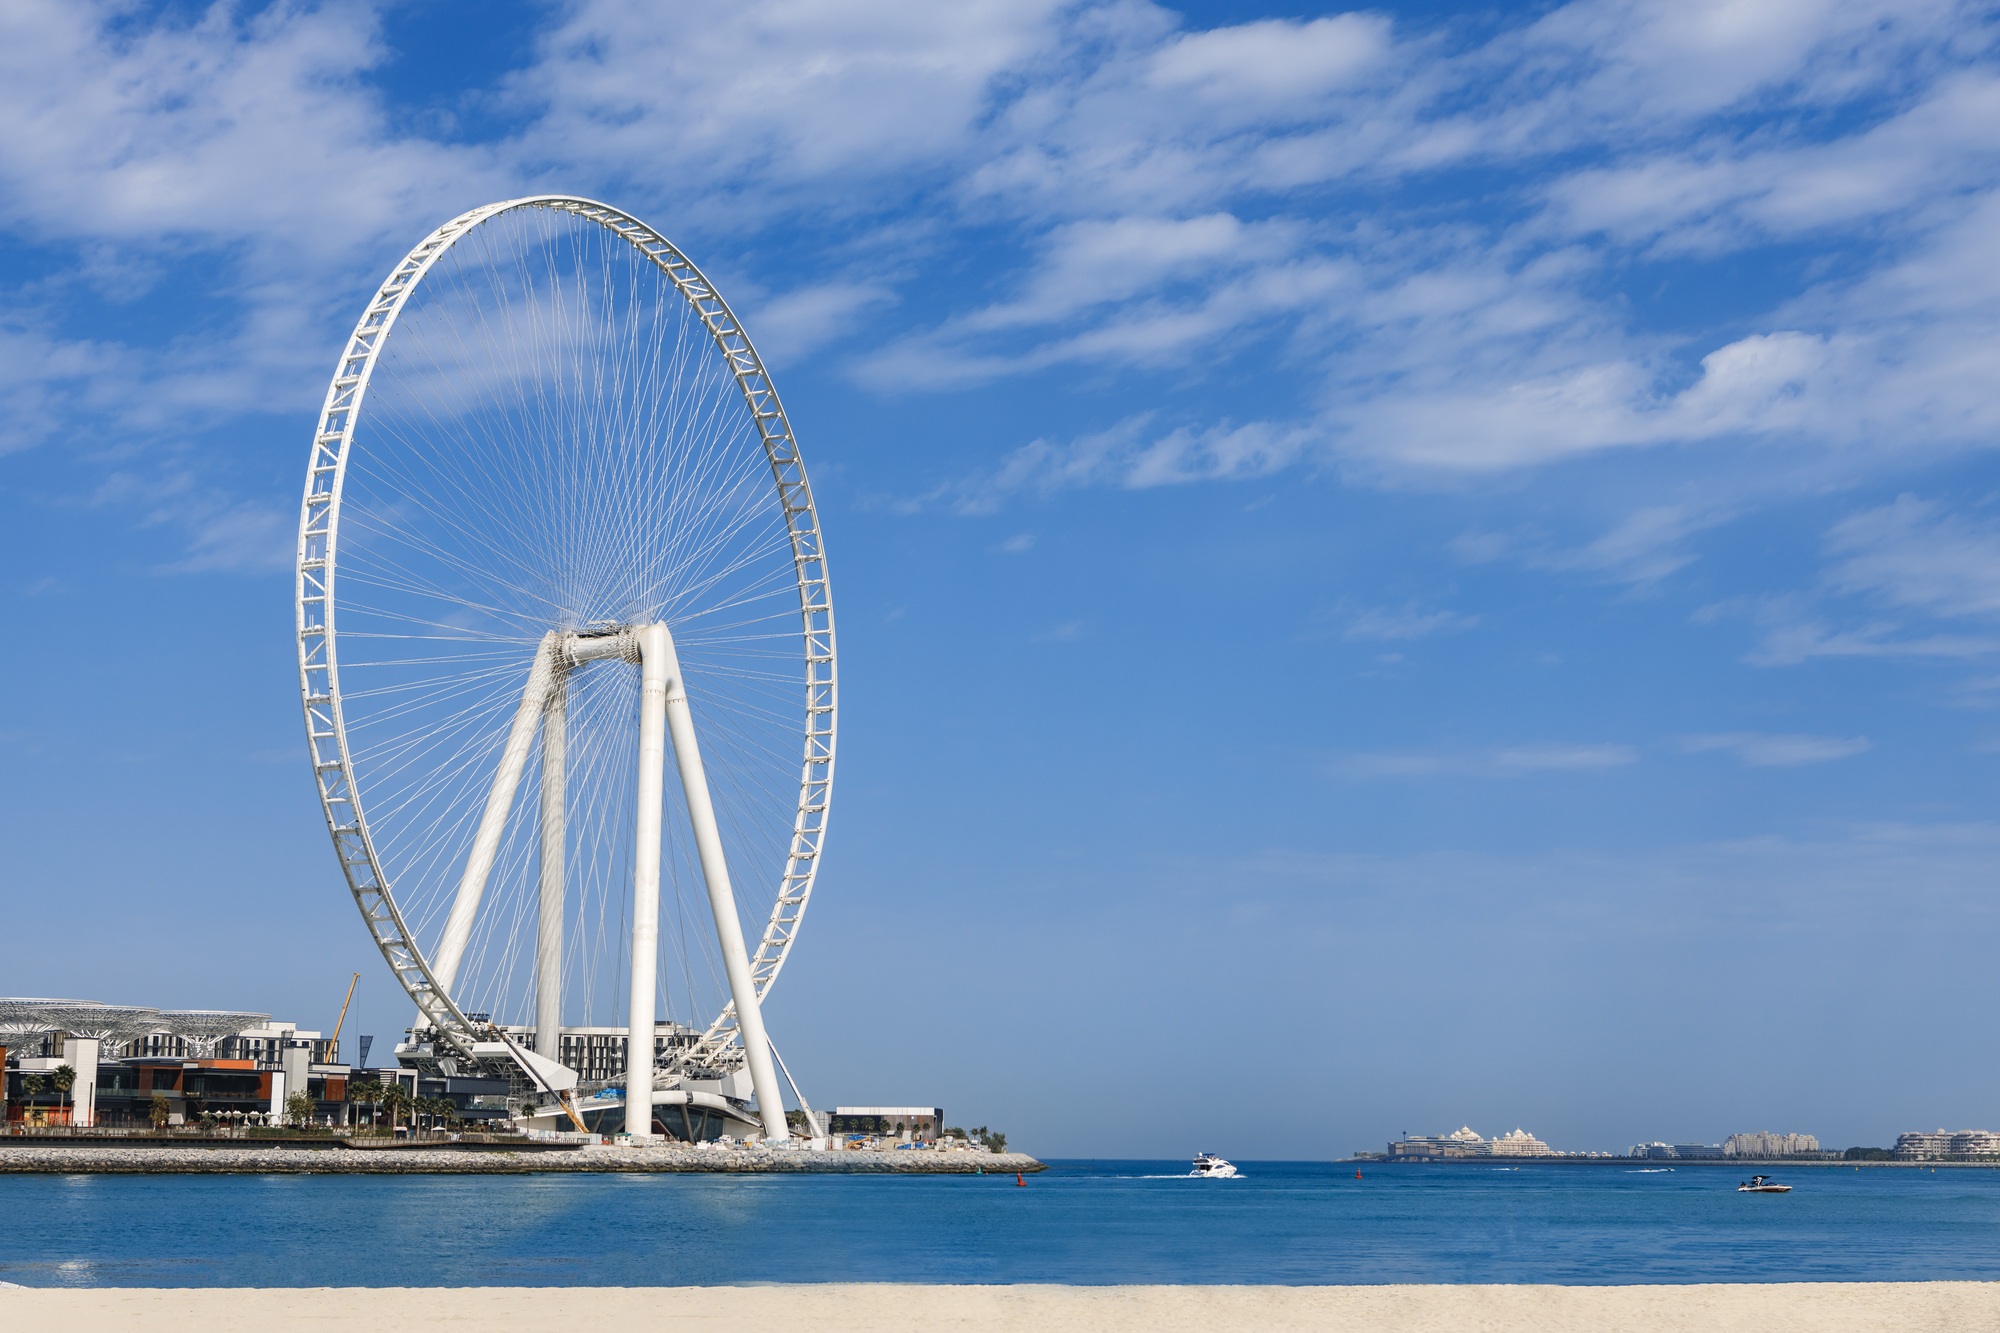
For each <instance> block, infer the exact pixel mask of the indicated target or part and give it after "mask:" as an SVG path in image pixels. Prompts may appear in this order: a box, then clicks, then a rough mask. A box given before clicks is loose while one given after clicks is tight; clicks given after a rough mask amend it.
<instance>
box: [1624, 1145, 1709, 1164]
mask: <svg viewBox="0 0 2000 1333" xmlns="http://www.w3.org/2000/svg"><path fill="white" fill-rule="evenodd" d="M1728 1155H1729V1154H1728V1151H1727V1149H1725V1148H1724V1147H1723V1146H1722V1145H1721V1144H1719V1143H1661V1142H1659V1141H1658V1140H1657V1139H1656V1140H1654V1141H1653V1142H1651V1143H1635V1144H1633V1145H1632V1151H1631V1152H1629V1153H1627V1154H1626V1156H1628V1157H1644V1158H1648V1159H1650V1160H1653V1161H1697V1162H1699V1161H1719V1160H1721V1159H1722V1158H1723V1157H1726V1156H1728Z"/></svg>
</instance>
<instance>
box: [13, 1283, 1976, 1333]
mask: <svg viewBox="0 0 2000 1333" xmlns="http://www.w3.org/2000/svg"><path fill="white" fill-rule="evenodd" d="M579 1322H580V1323H581V1324H583V1325H586V1326H591V1327H601V1326H612V1327H618V1328H625V1329H631V1328H660V1329H718V1330H721V1329H739V1328H745V1327H758V1326H763V1327H808V1328H814V1329H831V1330H849V1329H852V1330H884V1329H911V1330H916V1329H924V1330H930V1329H964V1330H984V1329H1009V1330H1012V1329H1037V1330H1050V1329H1054V1330H1063V1329H1077V1330H1085V1329H1089V1330H1105V1329H1110V1330H1125V1329H1130V1330H1134V1333H1137V1331H1138V1330H1181V1329H1186V1330H1190V1333H1193V1331H1194V1330H1207V1331H1210V1333H1212V1331H1213V1330H1216V1329H1239V1328H1240V1329H1260V1330H1267V1329H1326V1328H1340V1329H1343V1330H1349V1329H1353V1330H1376V1329H1381V1330H1392V1329H1393V1330H1403V1331H1413V1333H1425V1331H1426V1330H1438V1331H1439V1333H1443V1331H1444V1330H1453V1331H1454V1333H1456V1331H1458V1330H1479V1331H1480V1333H1503V1331H1507V1330H1515V1329H1519V1330H1523V1333H1526V1331H1527V1330H1569V1329H1574V1330H1599V1329H1613V1328H1615V1329H1671V1330H1681V1329H1687V1330H1695V1329H1700V1330H1705V1331H1712V1330H1735V1329H1742V1330H1763V1331H1768V1330H1772V1329H1799V1330H1816V1331H1819V1333H1842V1331H1843V1330H1850V1329H1851V1330H1856V1331H1857V1333H1858V1331H1859V1330H1864V1329H1865V1330H1904V1329H1926V1330H1928V1329H1989V1328H1994V1327H2000V1283H1988V1282H1894V1283H1890V1282H1869V1283H1862V1282H1856V1283H1825V1282H1822V1283H1771V1284H1734V1285H1707V1286H1645V1287H1554V1286H1379V1287H1137V1286H1135V1287H1059V1286H1007V1287H1001V1286H990V1287H931V1286H890V1285H881V1284H854V1285H825V1286H783V1287H776V1286H773V1287H583V1288H565V1287H465V1288H452V1289H412V1288H393V1287H388V1288H384V1287H372V1288H323V1287H322V1288H280V1289H272V1288H262V1289H250V1290H246V1289H232V1288H196V1289H187V1288H175V1289H157V1288H149V1289H139V1288H125V1289H118V1288H95V1289H81V1290H79V1289H72V1290H52V1289H24V1288H15V1289H9V1290H0V1326H4V1327H9V1328H76V1329H98V1328H145V1329H148V1330H149V1331H150V1333H178V1331H179V1330H183V1329H185V1330H188V1331H189V1333H194V1331H195V1330H200V1331H201V1333H239V1331H240V1333H267V1331H268V1330H270V1329H273V1328H284V1329H299V1328H305V1329H315V1328H326V1329H336V1328H337V1329H341V1330H348V1329H353V1328H368V1329H374V1330H390V1329H441V1330H461V1329H462V1330H466V1333H473V1331H474V1330H480V1331H482V1333H483V1331H484V1330H488V1329H494V1328H528V1327H564V1326H574V1325H576V1324H578V1323H579Z"/></svg>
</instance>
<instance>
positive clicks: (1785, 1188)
mask: <svg viewBox="0 0 2000 1333" xmlns="http://www.w3.org/2000/svg"><path fill="white" fill-rule="evenodd" d="M1736 1192H1737V1193H1738V1194H1790V1193H1791V1192H1792V1187H1791V1186H1790V1185H1780V1184H1779V1183H1778V1182H1777V1181H1775V1180H1773V1179H1771V1178H1770V1177H1769V1176H1752V1177H1750V1179H1748V1180H1746V1181H1744V1182H1743V1183H1742V1184H1741V1185H1738V1186H1737V1187H1736Z"/></svg>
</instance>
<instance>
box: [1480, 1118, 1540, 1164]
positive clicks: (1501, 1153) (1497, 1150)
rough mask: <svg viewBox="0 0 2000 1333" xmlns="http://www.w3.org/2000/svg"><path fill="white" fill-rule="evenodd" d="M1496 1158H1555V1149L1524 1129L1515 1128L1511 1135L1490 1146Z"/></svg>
mask: <svg viewBox="0 0 2000 1333" xmlns="http://www.w3.org/2000/svg"><path fill="white" fill-rule="evenodd" d="M1488 1147H1489V1149H1490V1150H1491V1152H1492V1153H1493V1155H1494V1156H1495V1157H1553V1156H1554V1155H1555V1151H1554V1149H1552V1148H1550V1147H1549V1145H1548V1144H1546V1143H1543V1142H1542V1141H1541V1140H1540V1139H1538V1138H1536V1137H1535V1136H1534V1135H1533V1134H1530V1133H1529V1132H1528V1131H1527V1130H1525V1129H1522V1128H1521V1127H1520V1126H1519V1125H1516V1126H1515V1127H1514V1131H1513V1133H1511V1134H1502V1135H1501V1136H1500V1137H1499V1138H1497V1139H1494V1140H1493V1141H1492V1143H1490V1144H1489V1145H1488Z"/></svg>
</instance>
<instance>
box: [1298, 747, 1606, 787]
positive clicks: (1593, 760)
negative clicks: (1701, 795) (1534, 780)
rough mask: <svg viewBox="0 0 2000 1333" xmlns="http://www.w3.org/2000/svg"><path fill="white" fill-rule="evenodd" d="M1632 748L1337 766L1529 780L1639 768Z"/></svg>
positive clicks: (1424, 755)
mask: <svg viewBox="0 0 2000 1333" xmlns="http://www.w3.org/2000/svg"><path fill="white" fill-rule="evenodd" d="M1638 760H1639V752H1638V751H1637V750H1635V749H1633V748H1632V747H1631V746H1629V745H1571V744H1566V743H1562V742H1553V741H1552V742H1541V743H1537V744H1531V745H1514V746H1507V747H1504V748H1501V749H1493V750H1408V751H1385V752H1379V753H1371V754H1349V755H1342V756H1340V757H1339V758H1337V759H1336V760H1335V761H1334V763H1333V772H1334V773H1335V775H1336V776H1339V777H1345V778H1420V777H1444V776H1458V777H1481V778H1504V777H1525V776H1527V775H1529V774H1533V773H1585V772H1595V771H1598V770H1602V769H1607V768H1622V767H1624V766H1626V765H1628V764H1634V763H1637V762H1638Z"/></svg>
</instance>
